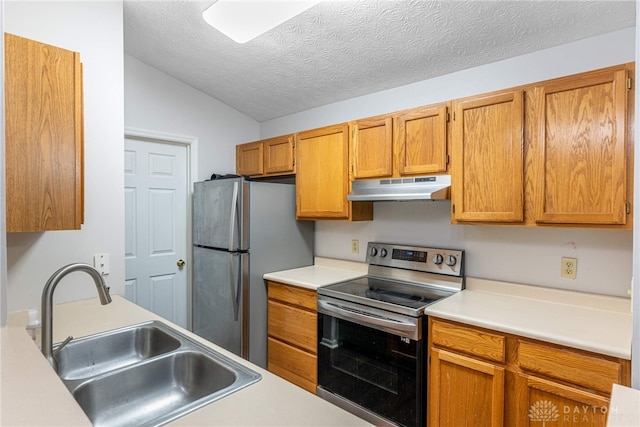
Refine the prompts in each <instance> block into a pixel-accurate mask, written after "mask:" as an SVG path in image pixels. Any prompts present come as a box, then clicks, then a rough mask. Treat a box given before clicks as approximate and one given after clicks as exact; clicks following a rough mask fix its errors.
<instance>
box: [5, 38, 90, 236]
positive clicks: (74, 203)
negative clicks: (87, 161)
mask: <svg viewBox="0 0 640 427" xmlns="http://www.w3.org/2000/svg"><path fill="white" fill-rule="evenodd" d="M82 99H83V94H82V64H81V63H80V54H79V53H77V52H72V51H69V50H65V49H61V48H58V47H55V46H51V45H48V44H44V43H40V42H37V41H34V40H29V39H26V38H23V37H19V36H15V35H12V34H5V163H6V217H7V232H25V231H26V232H35V231H47V230H77V229H80V226H81V224H82V223H83V221H84V218H83V216H84V194H83V193H84V188H83V182H84V181H83V175H84V171H83V167H84V164H83V142H84V141H83V100H82Z"/></svg>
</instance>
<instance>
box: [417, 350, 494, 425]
mask: <svg viewBox="0 0 640 427" xmlns="http://www.w3.org/2000/svg"><path fill="white" fill-rule="evenodd" d="M429 387H430V388H429V398H428V410H427V416H428V418H429V425H431V426H434V427H435V426H437V427H447V426H450V427H459V426H491V427H498V426H502V425H503V421H504V368H502V367H501V366H497V365H494V364H491V363H487V362H483V361H480V360H476V359H472V358H470V357H466V356H461V355H458V354H455V353H450V352H448V351H445V350H439V349H436V348H433V349H432V352H431V367H430V370H429Z"/></svg>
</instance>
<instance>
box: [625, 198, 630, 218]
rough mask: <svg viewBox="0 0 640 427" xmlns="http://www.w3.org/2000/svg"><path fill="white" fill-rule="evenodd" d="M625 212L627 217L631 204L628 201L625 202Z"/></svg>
mask: <svg viewBox="0 0 640 427" xmlns="http://www.w3.org/2000/svg"><path fill="white" fill-rule="evenodd" d="M625 211H626V212H627V215H629V214H630V213H631V202H630V201H628V200H627V201H626V202H625Z"/></svg>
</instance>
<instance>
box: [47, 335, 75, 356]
mask: <svg viewBox="0 0 640 427" xmlns="http://www.w3.org/2000/svg"><path fill="white" fill-rule="evenodd" d="M72 339H73V337H72V336H71V335H69V336H68V337H67V338H66V339H65V340H64V341H62V343H61V344H60V345H59V346H58V347H57V348H56V349H55V350H53V352H52V353H51V356H52V357H56V355H57V354H58V353H59V352H60V350H62V349H63V348H64V346H66V345H67V344H69V341H71V340H72Z"/></svg>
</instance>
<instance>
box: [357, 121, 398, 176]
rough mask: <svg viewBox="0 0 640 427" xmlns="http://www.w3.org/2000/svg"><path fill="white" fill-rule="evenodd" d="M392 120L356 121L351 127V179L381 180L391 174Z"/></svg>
mask: <svg viewBox="0 0 640 427" xmlns="http://www.w3.org/2000/svg"><path fill="white" fill-rule="evenodd" d="M392 146H393V119H392V118H391V116H387V117H378V118H371V119H364V120H358V121H357V122H354V123H353V124H352V125H351V158H352V162H353V179H362V178H378V177H380V178H383V177H388V176H391V174H392V173H393V163H392V160H393V152H392Z"/></svg>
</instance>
